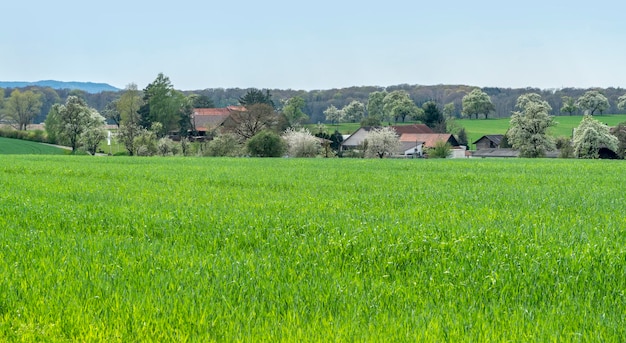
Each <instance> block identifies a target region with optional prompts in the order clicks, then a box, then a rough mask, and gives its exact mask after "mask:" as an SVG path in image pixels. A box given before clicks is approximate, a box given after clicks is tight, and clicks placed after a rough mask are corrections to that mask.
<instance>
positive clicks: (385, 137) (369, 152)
mask: <svg viewBox="0 0 626 343" xmlns="http://www.w3.org/2000/svg"><path fill="white" fill-rule="evenodd" d="M366 140H367V148H366V150H365V155H366V156H368V157H378V158H383V157H385V156H391V155H393V154H395V153H398V151H399V150H400V137H399V136H398V133H397V132H396V130H394V129H393V128H392V127H389V126H385V127H382V128H376V129H372V130H371V131H370V132H369V133H368V134H367V139H366Z"/></svg>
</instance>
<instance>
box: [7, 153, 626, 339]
mask: <svg viewBox="0 0 626 343" xmlns="http://www.w3.org/2000/svg"><path fill="white" fill-rule="evenodd" d="M0 161H1V162H0V182H2V185H3V187H2V188H1V189H0V227H2V228H3V229H2V231H0V244H1V246H2V249H1V250H0V255H1V258H0V340H2V341H7V340H8V341H68V340H69V341H119V342H122V341H212V340H217V341H223V340H228V341H237V340H243V341H355V340H356V341H364V340H369V341H505V340H509V341H559V340H563V341H619V340H621V339H622V338H623V337H626V294H625V292H626V278H625V277H624V276H625V275H626V231H625V229H624V228H626V218H625V217H624V215H623V210H624V208H625V205H626V203H625V200H624V197H623V194H624V193H625V191H626V185H625V184H624V182H623V169H624V164H623V162H622V161H592V160H546V159H542V160H524V159H514V160H497V161H493V160H377V159H372V160H362V159H243V158H242V159H200V158H176V157H173V158H167V159H160V158H129V157H116V158H93V157H90V156H15V155H4V156H0Z"/></svg>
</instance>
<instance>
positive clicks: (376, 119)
mask: <svg viewBox="0 0 626 343" xmlns="http://www.w3.org/2000/svg"><path fill="white" fill-rule="evenodd" d="M324 116H325V119H326V122H330V123H331V124H335V123H338V122H361V125H362V126H380V125H381V123H383V122H387V123H391V122H392V121H393V122H399V121H402V122H404V121H405V120H406V119H407V118H408V119H411V120H416V121H421V122H422V123H424V124H426V125H428V126H429V127H431V128H432V129H433V130H434V131H435V132H445V131H446V118H445V117H444V113H443V112H442V111H441V110H440V109H439V106H438V105H437V103H435V102H434V101H427V102H425V103H424V104H423V105H422V107H418V106H417V104H416V103H415V102H414V101H413V100H412V99H411V97H410V96H409V94H408V93H407V92H405V91H402V90H396V91H393V92H389V93H388V92H386V91H376V92H373V93H370V95H369V97H368V101H367V105H365V104H363V103H362V102H360V101H357V100H353V101H352V102H350V103H349V104H348V105H346V106H344V107H343V108H342V109H338V108H337V107H335V106H334V105H330V106H329V107H328V108H326V109H325V110H324Z"/></svg>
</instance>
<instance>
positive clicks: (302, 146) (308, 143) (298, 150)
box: [283, 128, 321, 157]
mask: <svg viewBox="0 0 626 343" xmlns="http://www.w3.org/2000/svg"><path fill="white" fill-rule="evenodd" d="M283 139H284V140H285V142H287V154H288V155H289V156H291V157H315V156H317V155H318V154H319V153H320V147H321V145H320V142H319V139H318V138H317V137H315V136H313V135H312V134H311V132H309V130H307V129H305V128H301V129H299V130H296V129H294V128H289V129H287V130H286V131H285V133H284V134H283Z"/></svg>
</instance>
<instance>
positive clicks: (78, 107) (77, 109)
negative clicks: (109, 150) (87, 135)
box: [46, 96, 104, 152]
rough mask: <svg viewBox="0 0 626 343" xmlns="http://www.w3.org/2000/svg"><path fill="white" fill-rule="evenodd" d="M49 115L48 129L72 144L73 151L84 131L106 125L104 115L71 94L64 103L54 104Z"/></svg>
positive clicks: (66, 142) (64, 141) (63, 140)
mask: <svg viewBox="0 0 626 343" xmlns="http://www.w3.org/2000/svg"><path fill="white" fill-rule="evenodd" d="M48 116H49V117H51V118H48V119H50V121H48V119H46V130H47V131H53V132H54V136H55V137H58V138H59V139H60V140H61V142H62V143H65V144H68V145H69V146H71V147H72V152H75V151H76V149H77V148H78V146H79V143H80V140H81V135H82V134H83V133H84V132H86V131H89V130H90V129H92V128H95V127H101V126H103V125H104V117H102V116H101V115H100V114H99V113H98V112H97V111H96V110H95V109H93V108H91V107H89V106H87V104H86V103H85V101H84V100H82V99H81V98H79V97H76V96H69V97H68V98H67V101H66V102H65V104H64V105H59V104H56V105H54V106H53V107H52V109H51V110H50V113H49V114H48ZM48 123H51V125H48ZM52 124H53V125H52Z"/></svg>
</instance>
